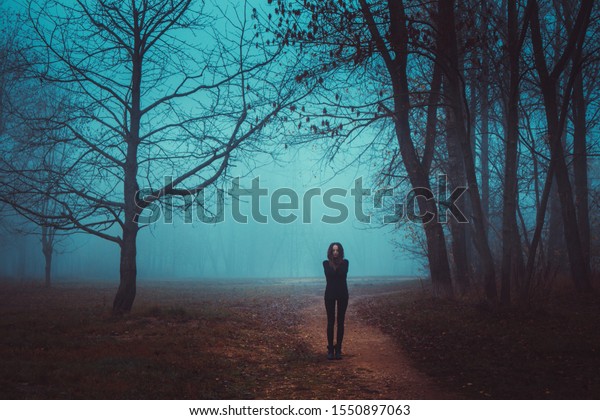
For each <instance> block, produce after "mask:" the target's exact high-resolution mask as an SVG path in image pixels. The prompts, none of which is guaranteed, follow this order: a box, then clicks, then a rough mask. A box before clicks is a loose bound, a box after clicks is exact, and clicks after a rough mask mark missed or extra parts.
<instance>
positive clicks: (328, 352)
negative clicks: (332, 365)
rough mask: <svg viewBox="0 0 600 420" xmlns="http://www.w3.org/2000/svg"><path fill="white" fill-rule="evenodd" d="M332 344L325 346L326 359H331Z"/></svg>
mask: <svg viewBox="0 0 600 420" xmlns="http://www.w3.org/2000/svg"><path fill="white" fill-rule="evenodd" d="M333 358H334V356H333V346H327V360H333Z"/></svg>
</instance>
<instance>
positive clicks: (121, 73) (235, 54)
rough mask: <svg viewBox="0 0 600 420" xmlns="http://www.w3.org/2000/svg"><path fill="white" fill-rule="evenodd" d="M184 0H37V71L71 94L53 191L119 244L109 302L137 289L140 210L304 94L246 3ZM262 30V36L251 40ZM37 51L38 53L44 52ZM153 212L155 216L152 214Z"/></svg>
mask: <svg viewBox="0 0 600 420" xmlns="http://www.w3.org/2000/svg"><path fill="white" fill-rule="evenodd" d="M196 6H197V5H196V3H194V2H192V0H138V1H131V2H113V1H105V0H100V1H94V2H88V1H84V0H78V1H75V2H63V1H54V0H49V1H43V2H42V1H36V2H33V3H32V4H31V5H30V8H29V16H30V21H31V23H32V25H33V27H34V29H35V31H36V33H37V42H38V43H37V45H36V46H37V48H38V51H39V56H40V57H43V58H45V59H44V60H43V61H42V60H40V62H39V63H37V65H36V67H35V68H36V69H38V70H39V77H41V78H42V79H43V80H44V81H46V82H47V83H52V84H57V85H59V86H60V87H61V88H62V89H64V90H65V91H67V92H69V93H70V94H71V95H73V97H74V102H75V103H76V104H77V109H76V110H75V111H74V112H73V114H72V115H71V116H70V118H68V119H63V120H57V121H55V123H56V124H58V125H59V126H60V127H61V128H62V129H64V130H65V131H66V132H67V133H68V137H67V139H66V140H64V141H65V142H66V143H67V144H68V146H69V162H68V163H67V165H66V166H67V167H69V168H77V171H75V172H71V171H70V170H69V171H66V172H65V173H63V174H62V175H63V176H62V178H61V184H60V187H61V188H60V191H56V192H55V193H54V197H55V198H56V201H57V202H59V203H60V205H61V206H62V214H64V215H65V216H66V217H67V218H68V220H69V222H70V224H71V228H72V229H77V230H79V231H83V232H87V233H90V234H94V235H96V236H98V237H100V238H103V239H106V240H108V241H111V242H114V243H115V244H117V245H118V246H119V247H120V250H121V253H120V284H119V289H118V291H117V294H116V296H115V299H114V302H113V312H114V313H115V314H122V313H126V312H129V311H130V310H131V307H132V305H133V302H134V299H135V295H136V276H137V263H136V254H137V246H136V241H137V235H138V232H139V230H140V229H141V228H142V227H143V226H144V225H145V224H146V223H145V222H147V220H146V218H144V217H141V216H142V213H143V212H144V211H146V212H148V211H154V210H153V209H154V208H155V207H152V205H153V204H156V203H159V202H160V200H163V199H164V198H165V197H167V196H172V195H180V196H192V195H194V194H197V193H198V192H200V191H202V190H203V189H204V188H206V187H207V186H209V185H211V184H213V183H215V182H217V181H218V180H219V179H221V178H222V177H223V176H225V175H226V173H227V167H228V165H229V163H230V162H232V161H233V160H234V159H236V157H237V156H240V154H241V153H244V152H256V151H257V150H260V149H261V148H263V147H266V145H265V144H263V143H261V142H259V140H260V139H261V138H262V139H264V138H265V136H264V135H265V134H266V133H265V129H266V127H267V124H268V123H275V122H276V121H277V116H278V115H279V114H280V113H281V111H282V110H285V109H287V108H289V107H290V105H292V104H293V103H294V101H295V100H296V99H297V98H298V97H301V96H302V95H303V94H304V93H303V92H304V90H303V88H302V87H301V86H297V85H296V84H294V83H293V75H291V72H288V71H287V70H288V66H294V58H293V56H288V57H286V58H287V62H285V63H283V62H275V59H276V58H278V57H280V55H281V54H282V48H281V47H280V46H275V45H272V46H271V45H266V44H265V43H262V42H261V40H260V39H259V38H257V36H260V30H253V28H252V27H251V25H250V23H251V22H250V19H251V18H254V19H255V24H257V25H258V21H256V13H255V12H254V11H252V10H250V9H249V8H248V6H247V5H246V4H243V5H242V6H241V7H234V6H233V5H232V4H220V5H218V6H217V5H213V6H206V7H205V8H203V9H202V8H200V9H198V8H197V7H196ZM257 41H258V42H257ZM42 54H43V55H42ZM150 219H152V217H150Z"/></svg>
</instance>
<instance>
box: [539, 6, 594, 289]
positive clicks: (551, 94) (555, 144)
mask: <svg viewBox="0 0 600 420" xmlns="http://www.w3.org/2000/svg"><path fill="white" fill-rule="evenodd" d="M530 5H531V8H532V11H531V39H532V45H533V50H534V60H535V67H536V71H537V74H538V76H539V78H540V87H541V93H542V97H543V99H544V107H545V111H546V123H547V130H548V142H549V146H550V150H551V165H552V169H553V170H552V172H550V171H549V172H550V175H552V176H554V177H555V179H556V183H557V186H558V194H559V199H560V204H561V213H562V221H563V228H564V235H565V240H566V243H567V251H568V255H569V262H570V267H571V275H572V277H573V281H574V283H575V287H576V288H577V290H579V291H587V290H589V288H590V268H589V261H586V258H585V252H584V247H583V246H582V242H581V233H580V232H579V226H578V222H577V212H576V208H575V204H574V201H573V189H572V187H571V182H570V180H569V172H568V168H567V163H566V159H565V151H564V147H563V143H562V136H563V130H564V127H565V121H566V108H567V105H568V103H569V102H570V97H571V94H572V89H573V83H574V82H575V78H576V77H577V75H578V73H579V71H580V66H579V65H578V63H579V62H580V60H581V54H582V49H583V45H584V42H585V39H586V31H587V28H588V25H589V21H590V16H591V11H592V7H593V1H585V2H582V3H581V5H580V8H579V10H578V13H577V17H576V19H575V20H574V24H573V27H572V29H571V30H567V31H566V33H567V34H568V39H567V42H566V45H565V47H564V50H563V51H562V53H561V54H560V56H559V58H558V60H557V61H556V62H555V63H554V64H553V65H552V66H549V65H548V61H547V57H546V54H545V51H544V44H543V38H542V32H541V28H540V16H539V6H538V2H537V1H535V0H531V1H530ZM571 60H573V61H574V62H575V63H576V65H573V66H571V68H570V71H569V72H568V74H569V76H568V82H567V84H566V86H565V87H564V93H563V95H562V100H561V98H559V96H558V87H559V86H558V84H559V80H560V76H561V75H562V74H563V73H564V72H565V71H566V70H567V66H568V64H569V62H570V61H571ZM550 175H549V176H550Z"/></svg>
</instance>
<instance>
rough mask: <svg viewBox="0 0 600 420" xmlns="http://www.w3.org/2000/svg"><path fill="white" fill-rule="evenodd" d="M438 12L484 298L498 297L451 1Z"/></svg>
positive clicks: (442, 0) (443, 2) (444, 1)
mask: <svg viewBox="0 0 600 420" xmlns="http://www.w3.org/2000/svg"><path fill="white" fill-rule="evenodd" d="M438 5H439V11H438V16H439V19H438V33H439V34H440V36H439V39H438V42H439V43H440V46H441V48H439V51H441V52H442V56H441V57H440V59H441V61H442V62H443V63H444V65H443V68H444V70H445V72H446V80H447V81H448V86H447V90H446V92H447V96H448V100H449V101H450V105H451V109H450V112H453V113H454V114H455V117H454V118H455V120H456V121H457V125H456V128H457V138H458V140H459V144H460V148H461V150H462V155H463V161H464V168H465V174H466V178H467V186H468V189H469V196H470V198H471V208H472V211H473V223H474V241H475V244H476V247H477V250H478V252H479V255H480V258H481V263H482V269H483V281H484V288H485V294H486V297H487V299H489V300H495V299H496V298H497V296H498V291H497V290H496V273H495V270H494V260H493V258H492V252H491V250H490V246H489V243H488V240H487V234H486V229H485V220H484V216H483V211H482V207H481V196H480V194H479V186H478V184H477V175H476V171H475V158H474V156H473V150H472V148H471V142H470V141H469V135H468V132H467V129H466V127H465V124H468V121H467V119H466V118H465V115H464V111H463V108H464V101H463V93H464V89H463V86H462V84H461V80H460V77H459V74H458V68H459V67H458V61H459V60H458V45H457V41H456V28H455V17H454V1H453V0H440V1H439V3H438Z"/></svg>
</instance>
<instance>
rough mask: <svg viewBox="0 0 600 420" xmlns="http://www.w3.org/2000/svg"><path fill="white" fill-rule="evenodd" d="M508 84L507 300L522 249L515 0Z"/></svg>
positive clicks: (504, 279)
mask: <svg viewBox="0 0 600 420" xmlns="http://www.w3.org/2000/svg"><path fill="white" fill-rule="evenodd" d="M507 15H508V20H507V21H508V61H509V88H508V98H507V99H508V100H507V106H506V112H507V116H506V129H505V133H506V146H505V152H504V193H503V197H502V202H503V207H502V272H501V279H502V280H501V292H500V301H501V302H502V303H503V304H509V303H510V295H511V285H512V284H513V283H514V282H515V281H517V279H516V278H515V279H513V276H515V275H518V272H519V271H520V270H519V269H518V268H517V269H515V267H516V266H517V261H518V260H519V259H518V258H517V257H516V255H515V254H516V253H520V252H521V241H520V239H519V231H518V228H517V194H518V180H517V167H518V162H517V158H518V139H519V113H518V110H519V76H520V74H519V56H520V48H519V45H518V44H519V34H518V16H517V4H516V0H509V1H508V2H507Z"/></svg>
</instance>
